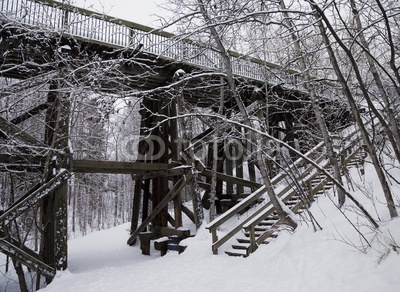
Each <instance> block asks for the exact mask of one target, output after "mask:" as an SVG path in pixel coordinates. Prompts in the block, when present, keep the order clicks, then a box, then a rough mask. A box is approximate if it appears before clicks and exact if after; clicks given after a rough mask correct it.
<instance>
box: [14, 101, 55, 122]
mask: <svg viewBox="0 0 400 292" xmlns="http://www.w3.org/2000/svg"><path fill="white" fill-rule="evenodd" d="M49 106H50V105H49V104H48V103H42V104H40V105H38V106H36V107H34V108H32V109H30V110H29V111H27V112H25V113H23V114H22V115H20V116H18V117H16V118H14V119H12V120H11V123H13V124H14V125H17V124H19V123H22V122H23V121H25V120H27V119H29V118H30V117H33V116H35V115H37V114H38V113H40V112H41V111H43V110H45V109H48V108H49Z"/></svg>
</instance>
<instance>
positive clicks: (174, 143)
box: [168, 98, 182, 228]
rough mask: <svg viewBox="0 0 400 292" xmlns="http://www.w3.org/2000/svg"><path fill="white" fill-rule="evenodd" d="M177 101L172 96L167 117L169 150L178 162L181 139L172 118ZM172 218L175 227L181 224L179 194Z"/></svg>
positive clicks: (174, 181) (175, 112)
mask: <svg viewBox="0 0 400 292" xmlns="http://www.w3.org/2000/svg"><path fill="white" fill-rule="evenodd" d="M177 106H178V105H177V102H176V99H175V98H174V99H173V100H172V101H171V103H170V104H169V115H168V116H169V117H172V119H171V120H170V122H169V123H170V126H169V131H170V135H171V144H170V150H171V153H172V162H173V163H174V162H179V160H180V151H181V146H182V145H181V141H180V140H179V135H178V122H177V120H176V119H175V118H174V117H176V116H177V115H178V112H177ZM178 180H179V177H176V176H175V177H174V178H173V183H174V184H176V183H177V182H178ZM174 218H175V226H174V227H175V228H179V227H181V226H182V199H181V195H180V194H178V195H177V196H176V197H175V199H174Z"/></svg>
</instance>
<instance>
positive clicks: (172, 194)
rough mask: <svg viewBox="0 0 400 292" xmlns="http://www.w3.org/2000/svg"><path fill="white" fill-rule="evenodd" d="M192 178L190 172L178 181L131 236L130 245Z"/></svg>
mask: <svg viewBox="0 0 400 292" xmlns="http://www.w3.org/2000/svg"><path fill="white" fill-rule="evenodd" d="M192 177H193V174H192V173H191V172H188V173H187V174H186V175H185V176H183V177H181V178H180V179H179V180H178V182H177V183H176V184H175V185H174V186H173V187H172V189H171V190H170V191H169V192H168V194H167V195H166V196H165V197H164V198H163V199H162V200H161V201H160V203H159V204H158V205H157V206H156V207H155V208H154V209H153V211H152V212H151V214H150V215H149V216H148V217H147V218H146V219H145V220H143V222H142V224H140V226H139V227H138V228H137V229H136V230H135V231H134V232H133V233H132V234H131V236H130V237H129V239H128V242H127V243H128V244H129V245H133V244H135V241H136V237H137V236H138V235H139V233H140V232H141V231H142V230H144V229H145V228H146V226H147V224H149V223H150V221H151V220H153V219H154V218H155V217H156V216H157V215H158V213H159V212H160V211H162V210H163V209H164V208H165V206H167V204H168V202H169V201H171V200H172V199H174V198H175V196H176V195H177V194H178V193H179V192H180V191H181V190H182V189H183V187H184V186H185V185H186V183H187V182H188V181H189V180H191V179H192Z"/></svg>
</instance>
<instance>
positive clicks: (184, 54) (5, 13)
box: [0, 0, 299, 87]
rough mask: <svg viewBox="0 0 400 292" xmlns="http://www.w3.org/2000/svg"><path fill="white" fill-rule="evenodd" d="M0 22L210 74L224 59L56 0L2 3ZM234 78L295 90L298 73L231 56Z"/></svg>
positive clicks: (213, 52)
mask: <svg viewBox="0 0 400 292" xmlns="http://www.w3.org/2000/svg"><path fill="white" fill-rule="evenodd" d="M0 8H1V11H0V18H2V19H3V20H6V21H16V22H20V23H23V24H25V25H29V26H36V27H42V28H44V29H49V30H52V31H56V32H58V33H64V34H69V35H73V36H75V37H80V38H84V39H88V40H91V41H93V42H100V43H105V44H108V45H111V46H115V47H131V48H132V49H135V48H136V47H138V46H139V45H142V46H143V50H144V51H145V52H148V53H152V54H155V55H158V56H161V57H166V58H169V59H173V60H178V61H184V62H188V63H191V64H194V65H196V66H201V67H205V68H209V69H220V68H221V67H222V63H221V59H222V58H221V55H220V53H219V52H218V51H217V50H216V49H213V48H209V47H206V46H205V45H203V44H201V43H198V42H194V41H191V40H188V39H179V38H177V37H176V36H175V35H173V34H171V33H168V32H165V31H162V30H158V29H154V28H151V27H148V26H144V25H141V24H137V23H134V22H129V21H125V20H121V19H117V18H113V17H110V16H107V15H103V14H99V13H96V12H93V11H90V10H86V9H82V8H78V7H75V6H71V5H67V4H63V3H59V2H56V1H53V0H1V1H0ZM229 53H230V56H231V60H232V69H233V73H234V74H235V75H237V76H242V77H247V78H250V79H255V80H259V81H263V82H264V81H267V82H268V83H270V84H285V86H289V87H295V86H296V87H297V86H298V81H299V80H298V79H299V76H298V75H299V72H296V71H294V70H286V71H285V70H282V68H281V67H280V66H279V65H276V64H273V63H270V62H266V61H262V60H260V59H257V58H252V57H248V56H245V55H241V54H238V53H236V52H229Z"/></svg>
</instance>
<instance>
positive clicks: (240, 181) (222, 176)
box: [196, 163, 261, 188]
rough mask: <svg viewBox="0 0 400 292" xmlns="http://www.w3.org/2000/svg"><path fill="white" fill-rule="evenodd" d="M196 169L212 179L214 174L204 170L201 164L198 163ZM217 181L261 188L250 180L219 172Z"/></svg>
mask: <svg viewBox="0 0 400 292" xmlns="http://www.w3.org/2000/svg"><path fill="white" fill-rule="evenodd" d="M196 168H197V170H198V171H199V172H201V174H202V175H204V176H206V177H209V178H211V177H212V174H213V172H212V171H211V170H209V169H207V168H204V167H203V166H201V165H200V164H199V163H196ZM217 180H222V181H229V182H231V183H234V184H237V185H241V186H245V187H250V188H259V187H261V184H259V183H256V182H253V181H250V180H246V179H243V178H238V177H235V176H231V175H227V174H224V173H220V172H217Z"/></svg>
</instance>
